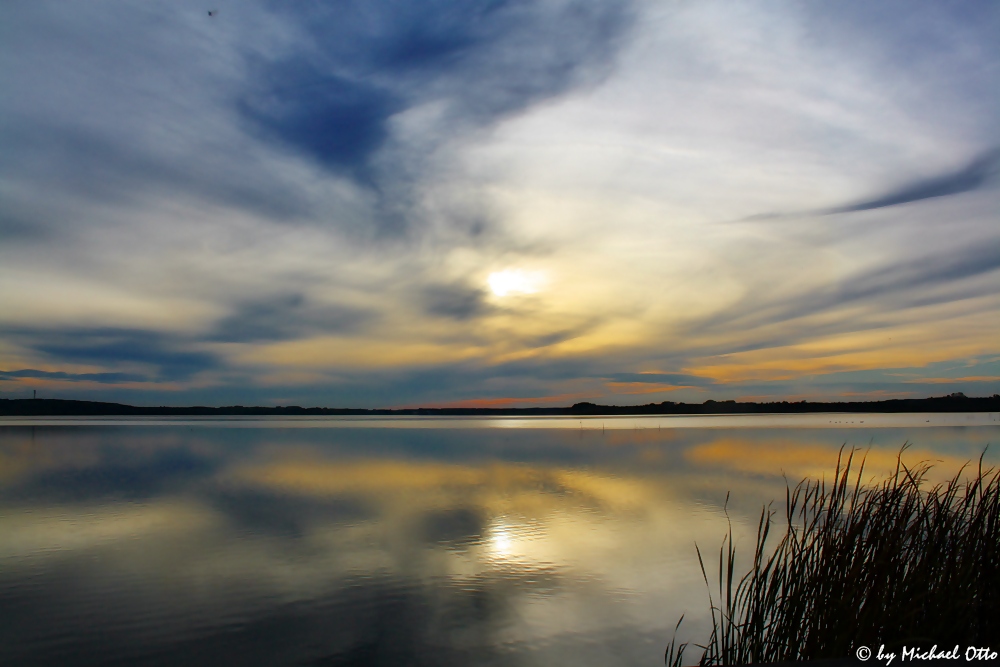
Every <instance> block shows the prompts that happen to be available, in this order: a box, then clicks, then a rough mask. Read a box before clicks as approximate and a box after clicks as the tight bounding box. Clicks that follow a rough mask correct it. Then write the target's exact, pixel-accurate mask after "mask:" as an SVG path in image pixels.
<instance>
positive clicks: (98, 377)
mask: <svg viewBox="0 0 1000 667" xmlns="http://www.w3.org/2000/svg"><path fill="white" fill-rule="evenodd" d="M19 378H43V379H47V380H70V381H80V382H101V383H106V384H118V383H120V382H143V381H145V380H146V377H145V376H142V375H136V374H135V373H63V372H62V371H39V370H35V369H33V368H25V369H23V370H19V371H0V380H8V379H19Z"/></svg>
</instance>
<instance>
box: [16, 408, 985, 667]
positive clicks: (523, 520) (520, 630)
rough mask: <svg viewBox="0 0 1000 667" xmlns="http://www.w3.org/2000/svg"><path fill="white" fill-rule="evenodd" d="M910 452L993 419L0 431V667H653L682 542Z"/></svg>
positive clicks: (698, 584)
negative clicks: (792, 489) (858, 464)
mask: <svg viewBox="0 0 1000 667" xmlns="http://www.w3.org/2000/svg"><path fill="white" fill-rule="evenodd" d="M904 443H909V448H908V449H907V451H906V453H905V454H904V460H905V461H907V462H916V461H920V460H928V461H934V462H935V466H936V468H935V473H934V476H936V477H935V478H943V477H946V476H947V477H950V476H951V475H952V474H954V473H955V472H956V471H957V470H958V468H959V467H960V466H961V465H962V464H964V463H966V462H969V461H972V462H976V461H977V460H978V458H979V456H980V454H982V452H983V450H984V449H985V448H986V446H987V445H988V444H990V445H991V446H990V448H989V450H987V454H986V457H985V461H986V462H987V463H988V464H993V465H996V464H997V463H1000V416H998V415H996V414H931V415H900V414H879V415H874V414H868V415H845V414H838V415H829V414H824V415H784V416H769V415H739V416H709V417H706V416H691V417H687V416H669V417H608V418H602V417H593V418H585V419H578V418H535V419H523V418H481V419H475V418H473V419H464V418H463V419H440V418H391V419H385V418H381V419H377V418H309V417H304V418H284V419H270V418H184V417H180V418H162V417H155V418H129V419H121V420H116V419H107V418H97V419H83V418H30V419H29V418H3V419H0V664H3V665H33V666H39V665H60V666H66V665H188V666H194V665H219V664H240V665H331V666H332V665H344V666H347V665H435V666H444V667H448V666H451V665H456V666H457V665H497V666H500V665H504V666H507V665H510V666H515V665H516V666H528V665H532V666H534V665H538V666H541V665H547V666H551V665H574V666H580V665H583V666H589V665H594V666H597V665H600V666H608V665H662V661H663V650H664V648H665V646H666V644H667V643H668V642H669V641H670V638H671V635H672V632H673V628H674V624H675V623H676V622H677V619H678V618H679V617H680V615H681V614H686V616H685V621H684V624H683V625H682V632H681V636H682V637H686V638H692V639H695V640H698V641H704V640H705V639H707V633H708V627H709V626H708V599H707V593H706V586H705V582H704V581H703V580H702V574H701V570H700V569H699V565H698V561H697V557H696V554H695V543H697V544H698V545H699V546H700V547H701V548H702V550H703V552H705V553H707V554H717V553H718V548H719V546H720V545H721V542H722V538H723V537H724V535H725V534H726V532H727V530H728V522H729V521H731V522H732V526H733V531H734V535H735V542H736V546H737V550H738V553H740V554H743V555H744V556H745V557H744V560H743V563H745V564H747V565H749V563H748V558H749V556H750V554H751V552H752V548H753V543H754V538H755V535H756V528H757V521H758V518H759V516H760V512H761V508H762V507H763V506H764V505H765V504H767V503H769V502H771V501H775V502H776V504H775V507H777V508H779V509H780V508H781V507H782V505H781V503H783V501H784V494H785V483H786V477H787V479H788V480H789V481H790V482H792V483H793V484H794V483H795V482H797V481H798V480H799V479H801V478H802V477H803V476H821V475H827V476H829V475H830V474H831V472H832V470H833V468H834V465H835V463H836V460H837V454H838V450H839V449H840V448H841V446H843V445H847V446H848V447H860V448H863V449H864V450H865V451H866V452H867V467H866V471H868V472H867V474H866V477H871V476H875V477H880V476H882V475H883V474H885V473H887V472H888V471H889V470H891V469H892V468H893V466H894V464H895V459H896V455H897V454H898V452H899V450H900V448H901V447H902V445H903V444H904ZM727 495H728V501H727ZM710 557H712V556H710ZM709 565H710V566H711V563H710V564H709ZM695 659H696V658H694V659H692V662H694V660H695Z"/></svg>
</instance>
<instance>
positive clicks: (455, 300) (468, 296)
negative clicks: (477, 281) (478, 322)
mask: <svg viewBox="0 0 1000 667" xmlns="http://www.w3.org/2000/svg"><path fill="white" fill-rule="evenodd" d="M485 297H486V293H485V292H484V291H483V290H481V289H476V288H474V287H469V286H467V285H461V284H454V285H429V286H427V287H425V288H424V289H423V290H422V294H421V301H422V303H423V306H424V308H425V310H426V311H427V313H429V314H430V315H434V316H437V317H445V318H449V319H453V320H458V321H465V320H469V319H472V318H474V317H477V316H479V315H482V314H484V313H486V312H489V311H490V310H491V307H490V305H489V304H488V303H487V302H486V299H485Z"/></svg>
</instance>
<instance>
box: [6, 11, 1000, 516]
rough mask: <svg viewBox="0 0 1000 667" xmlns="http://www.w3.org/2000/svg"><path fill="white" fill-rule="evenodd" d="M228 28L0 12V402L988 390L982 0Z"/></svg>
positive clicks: (256, 18) (990, 341) (302, 21)
mask: <svg viewBox="0 0 1000 667" xmlns="http://www.w3.org/2000/svg"><path fill="white" fill-rule="evenodd" d="M217 9H218V12H217V13H216V14H214V15H212V16H209V15H208V14H207V12H206V8H205V7H204V6H203V5H200V4H197V3H194V2H193V1H192V0H179V1H177V2H160V1H154V2H149V3H144V4H142V5H135V4H129V3H125V2H121V1H120V0H101V2H99V3H98V5H92V4H86V5H84V4H79V5H78V4H74V5H72V6H67V5H65V3H62V4H59V3H55V2H48V1H46V0H42V1H41V2H34V3H15V4H10V3H8V6H5V7H3V8H2V9H0V15H2V16H0V19H2V20H3V23H4V25H5V27H7V30H6V31H5V40H4V43H3V47H0V48H2V50H3V55H4V58H3V59H2V64H0V88H2V89H3V90H4V91H5V95H4V96H3V98H2V101H0V142H2V145H3V146H4V151H3V152H2V153H0V202H2V203H0V237H2V243H0V394H2V395H4V396H25V395H30V392H31V391H35V390H38V391H40V394H44V395H48V396H65V397H80V398H106V399H113V400H119V401H126V402H127V401H133V402H139V403H156V404H162V403H173V404H184V403H194V402H197V403H207V404H220V403H243V404H248V403H266V404H276V403H305V404H311V405H316V404H328V405H354V406H376V405H419V404H424V403H433V404H438V405H440V404H448V403H457V402H469V401H471V402H473V403H474V402H477V401H480V402H482V401H485V402H492V403H490V404H498V405H499V404H503V405H514V404H524V405H530V404H551V403H552V401H565V402H575V401H576V400H592V401H594V402H601V401H607V402H618V403H625V402H628V403H632V402H636V401H637V400H640V401H642V402H647V401H659V400H698V401H701V400H705V399H706V398H715V399H728V398H739V397H744V396H773V397H779V398H780V397H782V396H785V395H787V396H796V397H812V396H816V397H820V396H838V395H849V394H859V393H866V394H867V395H884V396H889V395H911V394H912V393H913V392H920V391H932V390H933V391H935V392H936V391H938V390H939V389H941V388H942V387H944V386H945V385H946V386H947V388H949V389H951V390H953V391H965V392H966V393H969V394H983V393H996V392H997V391H1000V384H998V383H997V381H996V380H991V379H989V378H995V377H997V376H998V373H996V372H992V371H989V370H988V369H986V370H984V369H980V370H978V371H975V372H973V371H968V372H963V373H961V374H957V375H946V376H942V375H938V374H935V372H930V371H931V369H935V368H937V366H936V364H949V363H950V364H953V365H954V366H956V367H959V366H968V367H969V368H972V367H973V366H975V365H976V364H979V365H982V364H984V363H986V362H985V361H984V360H985V359H992V358H995V357H996V355H997V354H1000V350H998V349H997V344H996V335H995V331H996V329H997V327H998V326H1000V320H998V314H1000V291H998V289H997V285H998V284H1000V283H998V281H997V275H998V271H1000V260H998V258H1000V232H998V229H1000V227H998V226H997V222H998V219H997V211H1000V187H997V181H998V178H997V174H998V169H1000V152H998V151H1000V149H998V148H997V146H1000V122H998V119H1000V102H998V100H1000V95H998V88H1000V82H998V80H997V77H996V68H997V65H998V63H1000V45H998V43H997V40H996V38H995V35H996V34H997V33H998V32H1000V9H997V8H996V7H994V6H992V5H990V4H989V3H977V4H975V5H968V6H952V5H945V4H940V3H934V2H917V3H904V2H885V3H879V4H878V5H872V4H871V3H864V2H854V1H850V2H843V3H836V4H831V5H802V4H796V3H791V2H789V3H779V4H774V3H767V2H749V3H745V4H742V5H741V6H740V7H739V8H738V9H734V8H733V7H732V6H731V5H728V4H725V3H721V2H714V1H708V2H699V3H694V4H685V3H666V4H664V3H659V2H653V1H652V0H598V1H596V2H584V1H582V0H506V1H505V0H500V1H497V0H473V1H472V2H467V3H460V4H458V5H456V3H453V2H444V1H443V0H441V1H438V0H432V1H430V2H416V1H415V0H414V1H412V2H411V1H405V2H393V3H366V2H355V1H344V2H336V3H325V4H324V3H313V2H297V1H296V2H271V1H269V0H259V1H258V0H254V1H251V2H241V3H236V2H232V0H223V1H222V2H221V4H219V6H218V7H217ZM900 16H905V17H906V20H905V21H901V20H900V18H899V17H900ZM761 211H779V212H783V213H779V214H773V215H764V216H761V215H755V214H757V213H759V212H761ZM733 220H739V221H740V222H739V223H738V224H733V223H732V222H731V221H733ZM922 369H926V371H925V370H922ZM900 373H902V374H904V375H905V377H904V376H903V375H899V374H900ZM916 380H926V382H922V383H915V381H916ZM939 381H940V382H939ZM942 382H943V383H944V384H942ZM935 388H936V389H935ZM639 396H641V398H637V397H639ZM463 404H464V403H463ZM469 404H472V403H469ZM477 404H478V403H477ZM483 404H485V403H483ZM466 518H467V517H466ZM463 520H464V519H463ZM456 521H458V519H456ZM459 523H460V521H459Z"/></svg>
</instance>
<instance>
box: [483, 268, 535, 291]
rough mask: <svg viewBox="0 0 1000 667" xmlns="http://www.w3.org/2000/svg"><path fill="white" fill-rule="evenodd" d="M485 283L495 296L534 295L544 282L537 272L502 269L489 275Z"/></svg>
mask: <svg viewBox="0 0 1000 667" xmlns="http://www.w3.org/2000/svg"><path fill="white" fill-rule="evenodd" d="M486 282H487V283H489V286H490V289H491V290H492V291H493V293H494V294H496V295H497V296H501V297H503V296H509V295H512V294H534V293H535V292H537V291H538V290H539V289H541V287H542V284H543V283H544V282H545V276H544V275H543V274H542V273H540V272H538V271H524V270H523V269H504V270H503V271H494V272H493V273H491V274H490V275H489V276H488V277H487V278H486Z"/></svg>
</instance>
